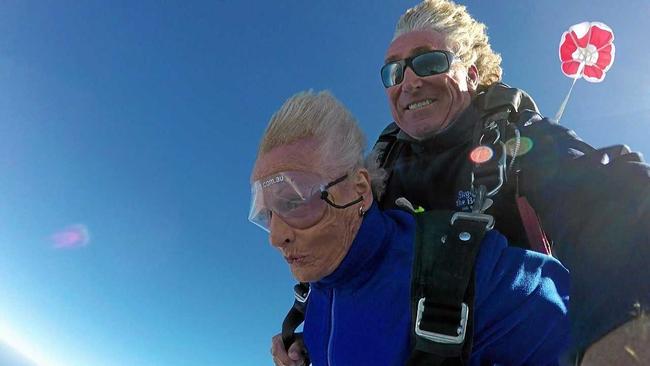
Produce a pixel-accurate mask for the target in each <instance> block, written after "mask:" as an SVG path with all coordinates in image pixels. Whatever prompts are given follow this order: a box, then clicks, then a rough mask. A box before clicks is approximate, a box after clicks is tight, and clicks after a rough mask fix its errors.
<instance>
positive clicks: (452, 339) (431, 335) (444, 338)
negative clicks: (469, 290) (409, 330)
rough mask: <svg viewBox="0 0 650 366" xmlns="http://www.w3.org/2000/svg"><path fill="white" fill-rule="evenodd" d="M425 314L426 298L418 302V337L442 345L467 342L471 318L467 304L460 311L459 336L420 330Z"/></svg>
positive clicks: (416, 331) (416, 326)
mask: <svg viewBox="0 0 650 366" xmlns="http://www.w3.org/2000/svg"><path fill="white" fill-rule="evenodd" d="M423 312H424V297H423V298H421V299H420V301H418V313H417V317H416V319H415V334H417V335H418V336H420V337H422V338H424V339H427V340H429V341H432V342H436V343H442V344H461V343H463V341H464V340H465V330H466V329H467V318H468V317H469V316H468V315H469V307H468V306H467V304H465V303H462V304H461V311H460V322H459V324H458V330H457V332H458V334H457V335H455V336H453V335H448V334H442V333H437V332H430V331H427V330H423V329H422V328H420V322H421V321H422V313H423Z"/></svg>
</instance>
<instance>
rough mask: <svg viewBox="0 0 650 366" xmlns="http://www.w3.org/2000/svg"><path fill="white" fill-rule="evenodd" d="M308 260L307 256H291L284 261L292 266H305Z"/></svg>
mask: <svg viewBox="0 0 650 366" xmlns="http://www.w3.org/2000/svg"><path fill="white" fill-rule="evenodd" d="M306 258H307V256H306V255H290V256H286V257H284V259H285V260H286V261H287V263H289V264H290V265H302V264H305V262H306Z"/></svg>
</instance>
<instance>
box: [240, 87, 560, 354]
mask: <svg viewBox="0 0 650 366" xmlns="http://www.w3.org/2000/svg"><path fill="white" fill-rule="evenodd" d="M364 145H365V143H364V136H363V134H362V133H361V131H360V129H359V128H358V126H357V124H356V122H355V121H354V119H353V117H352V116H351V114H350V113H349V112H348V111H347V110H346V109H345V107H344V106H343V105H341V104H340V103H339V102H338V101H337V100H335V99H334V98H333V97H332V96H331V95H330V94H328V93H327V92H321V93H318V94H314V93H311V92H306V93H300V94H297V95H295V96H294V97H292V98H290V99H289V100H288V101H287V102H286V103H285V104H284V105H283V106H282V108H281V109H280V110H279V111H278V112H277V113H276V114H275V115H274V116H273V117H272V119H271V121H270V123H269V125H268V127H267V129H266V131H265V133H264V136H263V138H262V142H261V144H260V147H259V152H258V156H257V160H256V162H255V167H254V169H253V173H252V195H253V197H252V207H251V212H250V217H249V219H250V220H251V221H252V222H253V223H255V224H257V225H258V226H260V227H261V228H263V229H264V230H266V231H268V232H269V240H270V242H271V245H273V246H274V247H275V248H277V249H278V251H279V252H280V254H281V255H282V256H283V257H284V259H285V260H286V261H287V263H288V264H289V267H290V269H291V272H292V273H293V276H294V277H295V278H296V279H297V280H299V281H301V282H309V284H310V286H311V293H310V295H309V298H308V300H307V301H308V302H307V307H306V313H305V324H304V342H305V346H306V348H307V350H308V352H309V356H310V358H311V360H312V362H313V364H314V365H404V364H406V363H407V362H408V363H410V364H417V362H416V361H415V359H414V356H413V353H412V351H413V348H414V344H416V343H417V342H419V340H417V339H416V336H415V334H414V333H412V332H413V329H414V327H413V321H414V317H413V316H412V315H413V308H412V304H411V298H412V294H411V291H412V276H413V273H415V272H413V271H412V270H413V264H414V261H415V259H416V258H415V257H416V254H415V253H416V252H415V250H414V248H415V247H416V246H415V245H414V242H415V241H416V235H419V234H418V233H419V232H418V230H421V229H422V228H420V227H418V225H417V224H416V220H415V219H414V217H413V214H412V213H408V212H405V211H401V210H393V211H386V212H382V211H381V210H380V209H379V208H378V207H377V205H376V203H373V194H372V190H371V182H372V180H373V178H375V180H376V181H377V180H380V179H381V175H380V174H376V172H375V171H374V169H373V168H372V167H365V166H364V160H363V151H364ZM417 222H419V221H417ZM438 242H439V241H438ZM447 244H449V243H447ZM473 274H474V278H475V280H474V286H473V293H474V297H473V299H474V301H473V303H470V304H469V307H470V308H471V309H472V313H473V323H472V324H473V325H472V327H473V332H472V333H473V347H472V349H471V357H470V363H471V364H472V365H479V364H481V365H483V364H496V363H499V364H507V365H515V364H535V365H547V364H552V363H554V362H556V360H557V357H558V355H559V353H560V352H561V351H562V349H563V348H564V347H565V345H566V343H567V340H568V334H567V333H568V322H567V318H566V306H567V301H568V296H567V291H568V290H567V287H568V272H567V271H566V269H565V268H564V267H563V266H562V265H561V264H559V262H557V261H556V260H554V259H553V258H552V257H549V256H545V255H543V254H539V253H535V252H530V251H526V250H523V249H521V248H516V247H509V246H508V245H507V242H506V241H505V239H504V237H503V236H501V235H500V234H499V233H497V232H496V231H494V230H492V231H489V232H487V233H486V234H485V236H484V238H483V240H482V242H481V243H480V250H479V251H478V255H477V257H476V262H475V267H474V272H473ZM418 321H419V319H418ZM416 328H418V327H416ZM470 343H471V342H470ZM466 349H468V348H466ZM272 351H273V353H274V362H275V363H276V365H290V364H295V365H298V364H301V363H302V361H303V360H302V359H298V360H291V359H289V358H288V357H287V354H286V352H285V351H284V350H283V349H282V345H281V341H280V340H279V338H277V337H276V339H275V341H274V346H273V350H272ZM427 364H428V363H427Z"/></svg>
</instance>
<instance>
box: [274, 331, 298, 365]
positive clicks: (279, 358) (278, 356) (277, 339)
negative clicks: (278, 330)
mask: <svg viewBox="0 0 650 366" xmlns="http://www.w3.org/2000/svg"><path fill="white" fill-rule="evenodd" d="M271 356H273V363H274V364H275V366H306V365H305V344H304V343H303V340H302V337H296V341H295V342H293V344H292V345H291V347H289V352H288V353H287V351H286V350H285V349H284V344H283V343H282V334H276V335H275V336H274V337H273V338H272V339H271Z"/></svg>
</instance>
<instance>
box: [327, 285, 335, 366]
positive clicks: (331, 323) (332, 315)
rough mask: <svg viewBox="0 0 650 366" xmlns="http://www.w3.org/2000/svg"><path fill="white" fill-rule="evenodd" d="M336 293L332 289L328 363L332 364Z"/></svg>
mask: <svg viewBox="0 0 650 366" xmlns="http://www.w3.org/2000/svg"><path fill="white" fill-rule="evenodd" d="M335 295H336V293H335V291H334V290H332V306H331V309H330V336H329V340H328V341H327V365H328V366H332V365H333V364H332V341H333V340H334V305H335V301H336V296H335Z"/></svg>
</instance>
